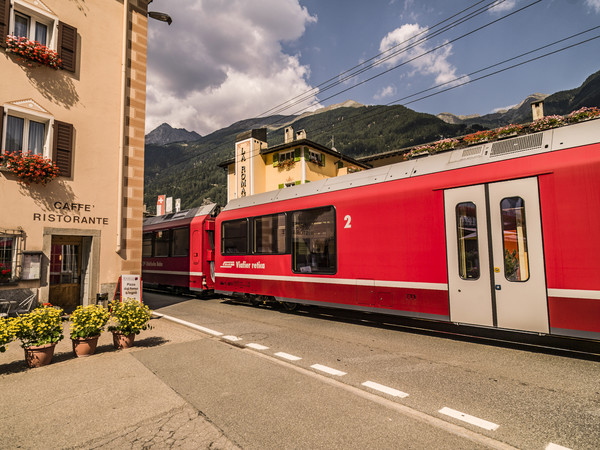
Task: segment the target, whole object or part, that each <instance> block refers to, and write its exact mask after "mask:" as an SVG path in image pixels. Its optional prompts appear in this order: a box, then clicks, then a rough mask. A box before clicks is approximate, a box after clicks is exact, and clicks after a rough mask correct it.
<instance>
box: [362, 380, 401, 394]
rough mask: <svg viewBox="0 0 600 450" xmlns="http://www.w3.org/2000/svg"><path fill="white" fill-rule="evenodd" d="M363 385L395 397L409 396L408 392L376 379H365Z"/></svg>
mask: <svg viewBox="0 0 600 450" xmlns="http://www.w3.org/2000/svg"><path fill="white" fill-rule="evenodd" d="M362 385H363V386H366V387H368V388H371V389H375V390H376V391H379V392H383V393H384V394H389V395H393V396H394V397H401V398H404V397H408V394H407V393H406V392H402V391H399V390H398V389H394V388H391V387H388V386H384V385H383V384H379V383H375V382H374V381H365V382H364V383H363V384H362Z"/></svg>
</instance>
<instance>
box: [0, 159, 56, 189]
mask: <svg viewBox="0 0 600 450" xmlns="http://www.w3.org/2000/svg"><path fill="white" fill-rule="evenodd" d="M0 166H2V167H5V168H6V169H7V170H8V171H9V172H12V173H13V174H15V175H16V176H17V177H18V178H19V181H21V182H22V183H24V184H31V183H36V184H43V185H44V184H47V183H49V182H50V181H52V180H53V179H54V178H56V177H57V176H58V173H59V169H58V167H57V166H56V164H55V163H54V162H53V161H52V160H50V159H47V158H44V157H43V156H41V155H32V154H31V153H23V152H12V153H5V154H3V155H0Z"/></svg>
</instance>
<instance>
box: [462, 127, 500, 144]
mask: <svg viewBox="0 0 600 450" xmlns="http://www.w3.org/2000/svg"><path fill="white" fill-rule="evenodd" d="M495 138H496V130H482V131H477V132H476V133H472V134H468V135H466V136H465V137H463V138H462V139H463V141H464V142H466V143H467V145H476V144H483V143H484V142H487V141H491V140H492V139H495Z"/></svg>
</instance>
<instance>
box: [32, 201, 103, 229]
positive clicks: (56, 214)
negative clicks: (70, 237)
mask: <svg viewBox="0 0 600 450" xmlns="http://www.w3.org/2000/svg"><path fill="white" fill-rule="evenodd" d="M94 209H95V205H90V204H87V203H73V202H60V201H57V202H54V203H53V204H52V209H51V211H48V212H34V213H33V221H34V222H50V223H74V224H87V225H108V217H101V216H97V215H95V214H94Z"/></svg>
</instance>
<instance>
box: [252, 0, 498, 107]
mask: <svg viewBox="0 0 600 450" xmlns="http://www.w3.org/2000/svg"><path fill="white" fill-rule="evenodd" d="M485 1H487V0H480V1H479V2H476V3H475V4H473V5H471V6H469V7H468V8H465V9H463V10H462V11H459V12H458V13H456V14H454V15H452V16H450V17H448V18H446V19H444V20H442V21H440V22H438V23H436V24H435V25H432V26H431V27H427V28H425V29H424V30H422V31H421V32H419V33H417V34H415V35H414V36H411V37H410V38H408V39H405V40H404V41H402V42H400V43H398V44H396V45H394V46H392V47H390V48H389V49H387V50H385V51H383V52H380V53H378V54H377V55H375V56H372V57H371V58H369V59H367V60H365V61H363V62H362V63H360V64H357V65H355V66H354V67H351V68H350V69H347V70H345V71H343V72H340V73H339V74H338V75H336V76H334V77H331V78H329V79H328V80H325V81H323V82H322V83H320V84H318V85H317V86H315V87H314V88H311V89H309V90H307V91H305V92H304V93H301V94H298V95H296V96H295V97H292V98H291V99H289V100H286V101H285V102H283V103H280V104H279V105H277V106H274V107H272V108H270V109H269V110H267V111H265V112H262V113H260V114H259V115H258V116H257V117H262V116H265V115H267V114H269V115H274V114H279V113H280V112H281V111H285V110H286V109H289V108H290V107H292V106H294V105H296V104H299V103H302V102H303V101H305V100H307V99H309V98H311V97H313V96H314V95H316V94H317V93H321V92H324V91H325V90H328V89H331V88H333V87H335V86H337V85H339V84H341V83H343V82H345V81H347V80H349V79H351V78H353V77H355V76H356V75H358V74H360V73H363V72H365V71H367V70H369V69H372V68H373V67H376V66H378V65H380V64H382V63H383V62H385V61H387V60H388V59H390V58H391V57H394V56H397V55H398V54H399V53H403V52H405V51H407V50H408V48H402V49H400V50H398V51H394V50H395V49H397V48H398V47H400V46H401V45H404V44H407V43H408V42H410V41H411V40H413V41H414V39H415V38H417V37H419V36H421V35H423V34H426V33H429V32H430V31H432V30H434V29H435V28H437V27H438V26H440V25H441V24H443V23H445V22H448V21H449V20H451V19H453V18H455V17H457V16H459V15H460V14H462V13H464V12H466V11H468V10H469V9H472V8H474V7H475V6H477V5H479V4H481V3H484V2H485ZM504 1H506V0H501V1H500V2H497V1H496V0H492V1H491V3H489V4H488V5H485V6H484V7H482V8H480V9H479V10H476V11H474V12H472V13H470V15H469V16H467V17H466V18H463V19H460V22H459V23H457V22H458V20H457V21H455V22H453V23H451V24H449V25H446V26H445V27H444V28H443V29H442V30H441V31H440V30H438V31H436V32H435V34H430V35H428V36H427V38H426V39H420V40H419V41H417V42H416V44H420V43H423V42H425V41H426V40H429V39H432V38H433V37H435V36H437V35H439V34H440V33H441V32H443V31H447V30H448V29H449V28H451V26H456V25H459V24H462V23H463V22H465V21H466V20H469V19H471V18H473V17H475V16H476V15H479V14H481V13H483V12H485V11H489V10H490V9H491V8H492V7H495V6H498V4H500V3H503V2H504ZM414 44H415V42H413V45H414ZM392 51H394V52H393V53H391V52H392ZM390 53H391V54H390ZM386 54H388V55H386ZM383 55H386V57H385V58H382V59H378V58H379V57H381V56H383ZM367 63H370V64H368V65H367ZM365 65H366V67H364V66H365ZM355 69H360V70H359V71H355ZM353 71H354V72H353ZM349 73H350V75H347V74H349ZM346 75H347V76H346ZM341 77H343V78H341ZM332 81H335V83H334V84H332V85H327V84H328V83H331V82H332ZM325 85H327V86H326V87H325V88H323V89H320V88H321V87H322V86H325ZM292 102H293V103H292ZM286 105H287V106H286Z"/></svg>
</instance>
